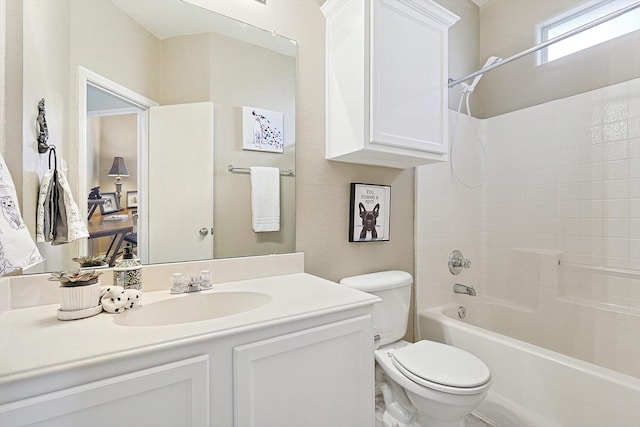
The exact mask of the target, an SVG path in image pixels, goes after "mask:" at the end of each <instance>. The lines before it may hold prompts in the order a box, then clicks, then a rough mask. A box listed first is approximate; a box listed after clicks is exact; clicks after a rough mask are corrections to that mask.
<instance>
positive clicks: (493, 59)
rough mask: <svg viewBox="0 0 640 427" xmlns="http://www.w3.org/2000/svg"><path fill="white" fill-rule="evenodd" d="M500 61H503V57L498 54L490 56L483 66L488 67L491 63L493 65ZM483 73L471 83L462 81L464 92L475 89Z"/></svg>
mask: <svg viewBox="0 0 640 427" xmlns="http://www.w3.org/2000/svg"><path fill="white" fill-rule="evenodd" d="M499 61H502V58H500V57H498V56H490V57H489V59H487V62H485V63H484V65H483V66H482V68H487V67H488V66H490V65H493V64H495V63H497V62H499ZM482 76H483V74H478V75H477V76H476V77H475V78H474V79H473V81H472V82H471V84H470V85H467V84H465V83H462V87H463V92H467V93H471V92H473V91H474V89H475V88H476V85H477V84H478V82H479V81H480V78H482Z"/></svg>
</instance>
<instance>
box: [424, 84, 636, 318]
mask: <svg viewBox="0 0 640 427" xmlns="http://www.w3.org/2000/svg"><path fill="white" fill-rule="evenodd" d="M450 114H451V120H450V122H451V124H452V126H453V124H454V123H455V114H456V113H455V112H451V113H450ZM474 123H475V124H476V128H477V129H478V131H479V132H478V133H479V135H480V138H481V139H482V141H483V143H484V144H485V147H486V154H487V171H486V174H485V183H484V185H482V186H481V187H480V188H466V187H464V186H463V185H461V184H460V183H459V182H458V181H457V180H456V179H455V177H454V176H453V174H452V173H451V169H450V166H449V164H439V165H428V166H423V167H420V168H418V170H417V173H416V256H417V260H416V281H417V282H416V283H417V284H418V295H417V304H418V310H420V309H423V308H426V307H430V306H433V305H437V304H439V303H442V302H444V301H452V300H454V299H456V298H461V296H457V295H454V294H453V291H452V290H451V286H452V285H453V283H454V282H461V283H469V284H474V285H476V288H477V290H478V294H479V295H483V294H485V295H496V296H499V297H504V298H509V299H515V300H517V301H518V302H521V303H524V304H526V305H528V306H530V307H537V308H540V309H555V307H556V304H555V300H556V297H557V296H560V297H566V298H569V299H573V300H576V299H578V300H584V301H585V302H586V303H588V304H591V305H593V304H595V305H602V306H604V307H608V308H614V309H620V310H623V311H625V312H629V310H631V311H630V312H632V313H636V314H637V315H640V280H637V279H631V278H621V277H613V278H612V277H608V276H603V275H598V274H591V273H588V272H584V271H581V272H576V271H568V270H566V269H564V268H560V270H554V269H555V267H557V266H555V267H554V268H551V266H549V265H546V267H544V268H543V266H542V261H541V260H542V259H546V257H548V256H551V257H553V256H556V255H557V254H558V253H562V259H565V260H568V261H572V262H575V263H581V264H586V265H605V266H610V267H615V268H623V269H632V270H640V79H636V80H632V81H628V82H624V83H620V84H617V85H613V86H610V87H606V88H603V89H599V90H595V91H592V92H588V93H583V94H580V95H577V96H573V97H570V98H566V99H561V100H556V101H553V102H549V103H546V104H542V105H537V106H534V107H530V108H527V109H524V110H520V111H515V112H512V113H509V114H504V115H501V116H498V117H493V118H490V119H487V120H475V119H474ZM477 144H478V143H477V138H476V137H475V135H474V133H473V132H472V131H471V127H470V126H469V123H468V120H467V118H466V117H464V116H461V117H460V118H459V120H458V129H457V131H456V141H455V142H454V150H453V156H454V161H455V164H456V165H458V166H459V167H460V169H462V168H464V170H461V171H459V175H461V176H462V177H463V178H464V179H466V180H469V181H472V182H476V181H477V180H478V179H479V177H480V176H481V173H480V171H481V169H482V162H481V161H480V160H479V159H480V158H481V154H480V152H479V149H478V148H477V147H478V145H477ZM474 147H475V148H474ZM453 249H460V250H462V251H463V253H464V254H465V256H467V257H468V258H470V259H471V260H472V268H471V269H470V270H468V271H464V272H463V273H462V274H461V275H460V276H457V277H454V276H452V275H451V274H450V273H449V271H448V269H447V266H446V261H447V257H448V254H449V252H450V251H451V250H453ZM516 249H517V250H516ZM548 251H551V252H548ZM523 254H525V255H526V256H525V258H526V259H527V261H526V262H524V261H523V259H522V256H523ZM549 254H556V255H553V256H552V255H549ZM547 262H549V259H546V261H545V263H547ZM527 263H532V264H527ZM462 298H464V296H463V297H462Z"/></svg>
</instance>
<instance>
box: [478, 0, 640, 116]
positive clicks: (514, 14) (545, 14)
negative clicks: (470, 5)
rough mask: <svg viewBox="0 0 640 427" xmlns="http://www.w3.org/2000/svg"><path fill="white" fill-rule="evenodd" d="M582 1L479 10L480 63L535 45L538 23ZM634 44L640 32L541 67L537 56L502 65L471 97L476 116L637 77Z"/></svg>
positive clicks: (530, 0)
mask: <svg viewBox="0 0 640 427" xmlns="http://www.w3.org/2000/svg"><path fill="white" fill-rule="evenodd" d="M582 3H585V1H584V0H556V1H539V0H518V1H513V0H491V1H490V2H488V3H487V4H486V5H485V6H483V7H482V8H480V23H481V25H480V60H481V61H482V63H484V61H485V60H486V58H488V57H489V56H491V55H496V56H501V57H505V58H506V57H508V56H511V55H514V54H516V53H519V52H521V51H523V50H525V49H528V48H530V47H532V46H535V45H536V44H537V40H536V25H537V24H539V23H541V22H544V21H546V20H548V19H550V18H552V17H554V16H557V15H558V14H561V13H563V12H566V11H568V10H571V9H573V8H575V7H576V6H578V5H580V4H582ZM638 46H640V31H635V32H633V33H631V34H628V35H626V36H622V37H619V38H617V39H614V40H610V41H608V42H605V43H602V44H600V45H598V46H594V47H592V48H590V49H587V50H584V51H581V52H577V53H575V54H573V55H569V56H567V57H564V58H562V59H558V60H556V61H553V62H550V63H548V64H545V65H542V66H536V55H528V56H526V57H524V58H522V59H519V60H516V61H514V62H511V63H509V64H506V65H504V66H502V67H500V68H498V69H496V70H494V71H492V72H489V73H487V74H486V75H485V76H484V77H483V78H482V81H481V83H480V84H479V85H478V89H477V91H476V93H475V96H476V97H477V98H478V99H480V100H481V101H480V102H481V110H476V111H474V115H477V116H479V117H493V116H496V115H499V114H504V113H506V112H510V111H515V110H519V109H522V108H525V107H529V106H532V105H537V104H541V103H544V102H548V101H551V100H554V99H561V98H566V97H568V96H572V95H575V94H578V93H583V92H587V91H589V90H593V89H597V88H601V87H605V86H608V85H611V84H614V83H619V82H623V81H627V80H630V79H633V78H636V77H639V76H640V55H638V54H637V52H638ZM479 65H480V66H481V65H482V64H479ZM476 101H477V99H476Z"/></svg>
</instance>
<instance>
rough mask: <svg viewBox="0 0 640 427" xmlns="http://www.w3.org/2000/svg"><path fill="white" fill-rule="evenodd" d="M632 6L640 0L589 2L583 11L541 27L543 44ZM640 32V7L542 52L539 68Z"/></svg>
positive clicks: (570, 13) (559, 17) (540, 33)
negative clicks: (606, 42)
mask: <svg viewBox="0 0 640 427" xmlns="http://www.w3.org/2000/svg"><path fill="white" fill-rule="evenodd" d="M632 4H640V2H638V0H604V1H602V0H600V1H595V2H594V1H591V2H588V3H586V5H583V6H581V7H580V8H579V9H574V10H572V11H570V12H568V13H566V14H563V15H560V16H557V17H555V18H553V19H551V20H549V21H547V22H545V23H543V24H541V25H540V26H539V27H538V38H539V42H540V43H543V42H546V41H547V40H551V39H553V38H555V37H558V36H560V35H562V34H565V33H566V32H568V31H571V30H574V29H576V28H578V27H580V26H582V25H585V24H588V23H590V22H592V21H594V20H596V19H598V18H601V17H603V16H606V15H608V14H610V13H612V12H615V11H617V10H620V9H622V8H624V7H627V6H630V5H632ZM638 29H640V7H638V8H636V9H633V10H631V11H629V12H627V13H625V14H623V15H620V16H618V17H616V18H613V19H611V20H609V21H607V22H604V23H602V24H600V25H596V26H595V27H592V28H590V29H588V30H585V31H582V32H581V33H578V34H575V35H573V36H571V37H569V38H566V39H564V40H562V41H559V42H557V43H554V44H552V45H550V46H548V47H546V48H544V49H541V50H540V51H539V56H538V65H541V64H545V63H547V62H551V61H554V60H556V59H559V58H562V57H564V56H567V55H571V54H572V53H575V52H578V51H580V50H583V49H586V48H588V47H591V46H595V45H597V44H600V43H602V42H605V41H607V40H611V39H614V38H616V37H620V36H622V35H625V34H628V33H630V32H633V31H636V30H638Z"/></svg>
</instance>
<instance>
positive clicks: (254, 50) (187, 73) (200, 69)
mask: <svg viewBox="0 0 640 427" xmlns="http://www.w3.org/2000/svg"><path fill="white" fill-rule="evenodd" d="M295 76H296V44H295V42H294V41H292V40H289V39H286V38H284V37H282V36H279V35H276V34H274V33H272V32H269V31H265V30H262V29H258V28H255V27H252V26H249V25H247V24H244V23H242V22H239V21H235V20H233V19H231V18H228V17H225V16H223V15H220V14H217V13H214V12H212V11H209V10H206V9H202V8H200V7H198V6H195V5H192V4H189V3H188V2H185V1H182V0H154V1H153V2H150V1H147V0H24V2H23V104H24V112H23V116H24V126H25V133H26V134H27V140H26V141H25V144H26V145H27V147H28V148H27V149H25V151H28V152H25V155H24V165H23V180H22V182H23V189H22V199H23V200H22V203H23V212H24V215H23V216H24V219H25V223H27V224H35V212H30V209H27V208H26V207H28V206H35V205H36V204H37V188H38V183H39V179H40V177H41V176H42V174H43V173H44V172H45V171H46V169H47V160H46V158H47V155H46V154H45V155H41V154H38V153H37V150H36V144H35V141H36V129H35V126H34V123H35V118H36V115H37V108H36V107H37V104H38V102H39V100H40V99H42V98H45V99H46V111H47V121H48V127H49V134H50V138H49V141H48V142H49V143H50V144H55V145H56V146H57V147H58V149H57V152H58V156H59V162H58V163H59V164H60V165H62V170H63V172H64V173H65V174H66V176H67V179H68V180H69V183H70V185H71V187H72V190H73V196H74V199H75V200H76V202H77V204H78V206H79V207H80V209H81V210H82V209H87V210H90V209H91V208H92V205H91V204H89V202H88V195H89V193H90V191H91V189H92V188H93V187H96V186H99V187H100V192H101V193H105V194H106V195H107V196H108V197H107V198H109V199H110V200H109V202H108V203H109V205H111V204H112V200H111V197H112V195H111V194H108V193H116V179H118V177H117V176H109V175H113V174H110V173H109V172H110V170H111V168H112V166H113V165H114V158H115V157H122V158H123V159H124V162H125V164H126V168H127V172H128V173H127V174H121V176H120V177H119V181H120V182H121V191H120V205H121V207H122V208H124V210H122V211H117V210H116V211H113V212H110V211H111V210H112V208H110V207H109V206H107V209H106V210H105V209H103V208H104V207H105V206H102V209H101V208H100V207H97V208H96V209H95V211H94V213H93V215H92V218H91V222H93V221H96V219H98V220H104V219H106V217H107V216H113V215H116V216H117V215H126V216H127V218H128V220H131V221H133V215H134V213H136V214H137V224H136V230H135V231H138V235H139V238H140V240H139V241H138V242H137V246H136V250H139V252H140V257H141V259H142V260H143V262H147V263H153V262H177V261H189V260H193V259H202V258H210V257H215V258H220V257H237V256H248V255H262V254H271V253H288V252H293V251H294V250H295ZM193 105H209V106H210V108H212V111H213V113H212V114H210V115H212V116H213V120H212V122H211V124H209V125H207V126H208V127H209V129H212V138H211V139H212V144H213V146H212V148H206V147H205V148H197V149H194V148H190V147H191V146H190V143H191V141H192V140H193V137H192V136H190V129H191V128H192V127H189V126H188V127H187V130H186V131H185V130H184V129H183V130H181V131H173V130H171V131H169V130H167V129H166V128H162V129H161V130H157V131H155V132H156V136H154V130H153V129H154V123H158V124H161V125H162V126H165V125H166V124H167V123H182V124H184V123H186V120H187V119H194V118H196V117H200V116H197V114H201V113H197V112H194V110H189V108H191V107H190V106H193ZM154 106H158V107H159V108H160V109H163V110H164V111H163V113H162V115H159V117H161V118H160V119H157V120H155V121H154V115H155V113H154V111H153V108H154ZM176 106H186V107H185V108H187V110H186V111H185V109H184V108H180V110H181V112H180V113H178V112H176V111H175V110H177V109H178V107H176ZM165 107H166V108H165ZM243 107H249V108H248V109H247V108H244V109H243ZM243 111H244V114H243ZM255 111H258V112H261V111H265V112H268V113H277V114H276V115H275V116H271V117H272V118H271V119H270V121H269V120H268V121H269V123H271V122H273V123H275V124H274V127H275V128H277V127H278V126H279V127H280V128H281V136H282V142H283V143H282V146H283V147H282V149H281V150H280V151H277V150H275V151H274V150H268V149H263V147H262V146H261V147H258V148H257V149H256V147H255V146H254V147H251V145H250V142H251V139H252V138H253V134H252V129H253V128H252V127H251V126H253V125H252V124H251V122H249V120H250V119H251V118H252V116H249V114H251V113H254V115H253V118H255V117H256V115H255ZM177 114H182V116H178V115H177ZM204 114H205V116H206V114H207V113H206V112H205V113H204ZM261 116H262V117H263V118H264V117H266V114H265V115H261ZM202 117H204V116H202ZM273 117H275V118H273ZM205 121H206V120H205ZM280 121H281V122H280ZM202 122H203V120H200V121H196V123H198V126H200V124H201V123H202ZM207 126H204V127H205V128H206V127H207ZM247 126H249V127H248V131H247V130H246V129H247ZM171 132H177V133H174V134H171ZM158 134H159V135H161V136H165V137H166V138H165V141H160V140H159V139H158V138H157V135H158ZM243 134H244V135H243ZM169 135H172V136H169ZM29 139H32V141H30V140H29ZM167 139H168V140H167ZM31 145H32V147H31ZM209 149H212V152H211V153H208V152H207V150H209ZM202 150H204V151H202ZM186 154H190V155H191V157H189V159H188V160H185V159H186V157H185V159H183V158H182V156H183V155H186ZM185 162H186V163H185ZM229 165H232V166H233V167H234V168H235V170H234V171H233V172H231V171H229V169H228V167H229ZM212 166H213V167H212ZM252 166H272V167H278V168H279V169H280V170H281V172H285V171H289V170H291V171H293V174H292V175H287V174H282V175H281V177H280V227H279V228H280V230H279V231H277V232H273V231H272V232H254V231H253V229H252V219H251V182H250V175H249V174H248V173H243V172H246V169H247V168H249V167H252ZM208 168H210V169H208ZM197 172H199V173H202V174H203V176H204V177H203V178H197V177H195V176H196V175H195V174H196V173H197ZM127 175H128V176H127ZM205 181H206V182H205ZM209 181H210V182H209ZM207 185H210V188H207ZM103 211H104V212H105V213H104V214H102V212H103ZM196 214H201V216H202V215H204V217H205V218H207V215H209V217H208V218H209V219H205V220H204V221H201V220H200V219H194V218H197V216H196ZM154 221H156V222H157V224H158V225H154ZM113 222H114V223H116V222H117V221H113ZM102 223H103V225H107V223H106V222H104V221H102ZM177 224H179V225H185V226H187V228H188V230H189V231H188V232H185V231H180V232H177V231H176V230H174V229H175V228H176V225H177ZM89 228H90V232H91V224H90V226H89ZM205 231H206V235H204V232H205ZM172 233H178V234H172ZM191 234H193V235H194V236H195V239H196V240H197V241H200V242H202V241H204V242H206V245H208V246H209V247H210V249H211V250H210V251H209V253H208V255H204V256H203V255H194V254H191V253H188V250H187V249H189V248H190V247H191V246H192V245H191V244H186V243H185V242H186V239H185V236H186V235H189V236H191ZM161 237H162V238H163V239H164V240H157V239H160V238H161ZM154 239H156V240H154ZM112 240H113V235H106V236H101V237H95V238H91V239H82V240H80V241H78V242H74V243H72V244H67V245H60V246H51V245H50V244H38V247H39V249H40V250H41V252H42V254H43V256H44V257H45V258H46V259H47V261H46V262H44V263H41V264H39V265H37V266H35V267H33V268H31V269H29V270H27V271H25V273H40V272H46V271H59V270H64V269H68V268H75V267H77V265H76V264H75V263H74V262H71V261H70V260H71V258H72V257H76V256H80V255H87V254H89V253H91V252H103V251H106V249H105V247H107V246H109V244H110V243H111V241H112ZM156 241H159V242H161V243H157V244H156V243H154V242H156ZM167 242H170V243H167ZM181 244H183V246H184V247H181V246H180V245H181ZM151 248H163V249H171V250H168V253H165V254H162V256H155V255H154V254H153V250H152V249H151ZM165 252H167V251H165Z"/></svg>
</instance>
